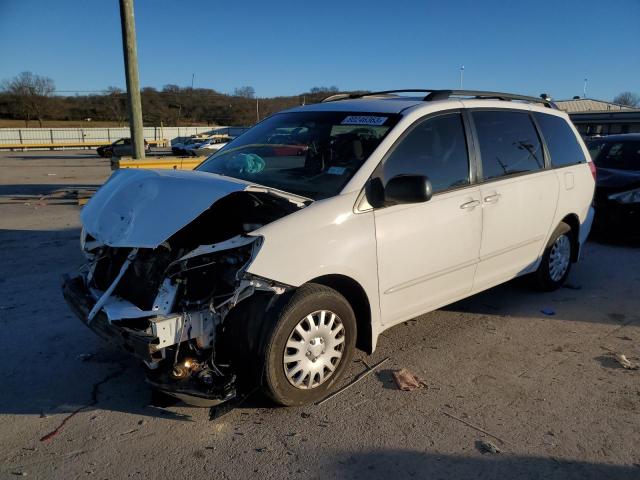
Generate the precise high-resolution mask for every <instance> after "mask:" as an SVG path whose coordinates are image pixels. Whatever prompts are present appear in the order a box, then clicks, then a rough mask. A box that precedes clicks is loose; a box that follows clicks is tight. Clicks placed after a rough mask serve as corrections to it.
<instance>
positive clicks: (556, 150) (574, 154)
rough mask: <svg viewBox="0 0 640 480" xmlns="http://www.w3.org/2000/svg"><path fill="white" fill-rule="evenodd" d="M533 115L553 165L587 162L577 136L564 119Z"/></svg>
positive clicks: (538, 114) (560, 165) (544, 114)
mask: <svg viewBox="0 0 640 480" xmlns="http://www.w3.org/2000/svg"><path fill="white" fill-rule="evenodd" d="M533 115H534V116H535V118H536V121H537V122H538V125H539V126H540V130H542V136H543V137H544V141H545V143H546V144H547V149H548V150H549V155H550V156H551V165H553V166H554V167H564V166H566V165H575V164H576V163H584V162H586V159H585V158H584V153H583V152H582V148H580V144H579V143H578V140H577V139H576V135H575V134H574V133H573V130H572V129H571V127H570V126H569V125H568V124H567V122H566V120H565V119H564V118H562V117H556V116H555V115H547V114H546V113H534V114H533Z"/></svg>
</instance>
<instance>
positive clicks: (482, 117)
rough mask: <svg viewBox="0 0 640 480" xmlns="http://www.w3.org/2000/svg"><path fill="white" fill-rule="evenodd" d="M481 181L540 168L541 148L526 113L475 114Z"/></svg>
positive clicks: (541, 162)
mask: <svg viewBox="0 0 640 480" xmlns="http://www.w3.org/2000/svg"><path fill="white" fill-rule="evenodd" d="M472 115H473V121H474V123H475V126H476V131H477V132H478V141H479V143H480V156H481V157H482V176H483V178H484V180H491V179H492V178H498V177H503V176H505V175H513V174H517V173H525V172H532V171H536V170H540V169H542V168H543V167H544V157H543V154H542V145H541V144H540V139H539V138H538V133H537V132H536V129H535V127H534V126H533V122H532V120H531V118H530V117H529V114H528V113H525V112H510V111H475V112H472Z"/></svg>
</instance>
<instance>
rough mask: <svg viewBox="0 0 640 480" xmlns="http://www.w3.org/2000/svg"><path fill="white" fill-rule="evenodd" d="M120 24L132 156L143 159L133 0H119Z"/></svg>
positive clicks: (142, 133) (142, 132)
mask: <svg viewBox="0 0 640 480" xmlns="http://www.w3.org/2000/svg"><path fill="white" fill-rule="evenodd" d="M120 25H121V28H122V52H123V53H124V73H125V76H126V79H127V106H128V107H129V129H130V130H131V146H132V147H133V158H135V159H136V160H143V159H144V130H143V125H142V103H141V101H140V80H139V79H138V50H137V48H136V25H135V20H134V18H133V0H120Z"/></svg>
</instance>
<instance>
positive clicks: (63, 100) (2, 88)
mask: <svg viewBox="0 0 640 480" xmlns="http://www.w3.org/2000/svg"><path fill="white" fill-rule="evenodd" d="M336 92H338V88H337V87H335V86H332V87H314V88H312V89H310V90H309V91H308V92H304V93H301V94H299V95H292V96H283V97H272V98H259V99H258V98H256V96H255V90H254V89H253V87H251V86H241V87H238V88H236V89H235V90H234V92H233V93H232V94H224V93H221V92H218V91H216V90H213V89H209V88H191V87H180V86H178V85H165V86H164V87H163V88H162V89H156V88H153V87H144V88H143V89H142V90H141V97H142V114H143V121H144V124H145V125H147V126H158V125H161V124H164V125H170V126H186V125H252V124H254V123H256V121H257V120H258V119H262V118H264V117H266V116H268V115H271V114H272V113H275V112H278V111H280V110H284V109H286V108H292V107H295V106H298V105H301V104H304V103H316V102H319V101H321V100H322V99H324V98H325V97H327V96H329V95H332V94H334V93H336ZM0 118H5V119H15V120H24V122H25V127H29V126H31V127H35V126H40V127H42V122H43V121H44V120H76V121H86V120H87V119H91V120H93V121H97V120H101V121H113V122H115V123H117V124H119V125H121V126H124V125H126V124H127V123H128V112H127V96H126V93H125V92H124V91H123V90H122V89H120V88H117V87H108V88H107V89H106V90H104V91H101V92H95V93H88V94H80V95H79V94H76V95H64V94H62V93H61V92H56V88H55V83H54V81H53V80H52V79H50V78H48V77H44V76H40V75H36V74H34V73H31V72H22V73H21V74H19V75H17V76H16V77H14V78H11V79H8V80H5V81H3V82H2V83H1V84H0Z"/></svg>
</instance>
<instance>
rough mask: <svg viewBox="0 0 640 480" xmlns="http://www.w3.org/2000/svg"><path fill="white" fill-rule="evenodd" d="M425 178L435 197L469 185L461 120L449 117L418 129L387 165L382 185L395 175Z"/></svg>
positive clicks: (464, 138) (420, 126)
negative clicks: (446, 191) (423, 176)
mask: <svg viewBox="0 0 640 480" xmlns="http://www.w3.org/2000/svg"><path fill="white" fill-rule="evenodd" d="M410 174H413V175H426V176H427V177H429V180H430V181H431V185H432V187H433V193H438V192H442V191H444V190H450V189H452V188H458V187H461V186H464V185H469V184H470V177H469V156H468V153H467V139H466V137H465V133H464V125H463V122H462V116H461V115H460V114H459V113H450V114H444V115H439V116H437V117H432V118H429V119H427V120H424V121H423V122H421V123H419V124H418V125H416V126H415V127H414V128H413V130H411V131H410V132H409V134H408V135H407V136H406V137H405V138H404V139H403V140H402V141H401V143H400V144H399V145H398V146H397V147H396V148H395V149H394V151H393V152H392V153H391V155H390V156H389V157H388V158H387V160H386V161H385V163H384V165H383V168H382V176H383V182H384V183H385V184H386V182H387V181H389V179H391V178H392V177H395V176H396V175H410Z"/></svg>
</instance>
